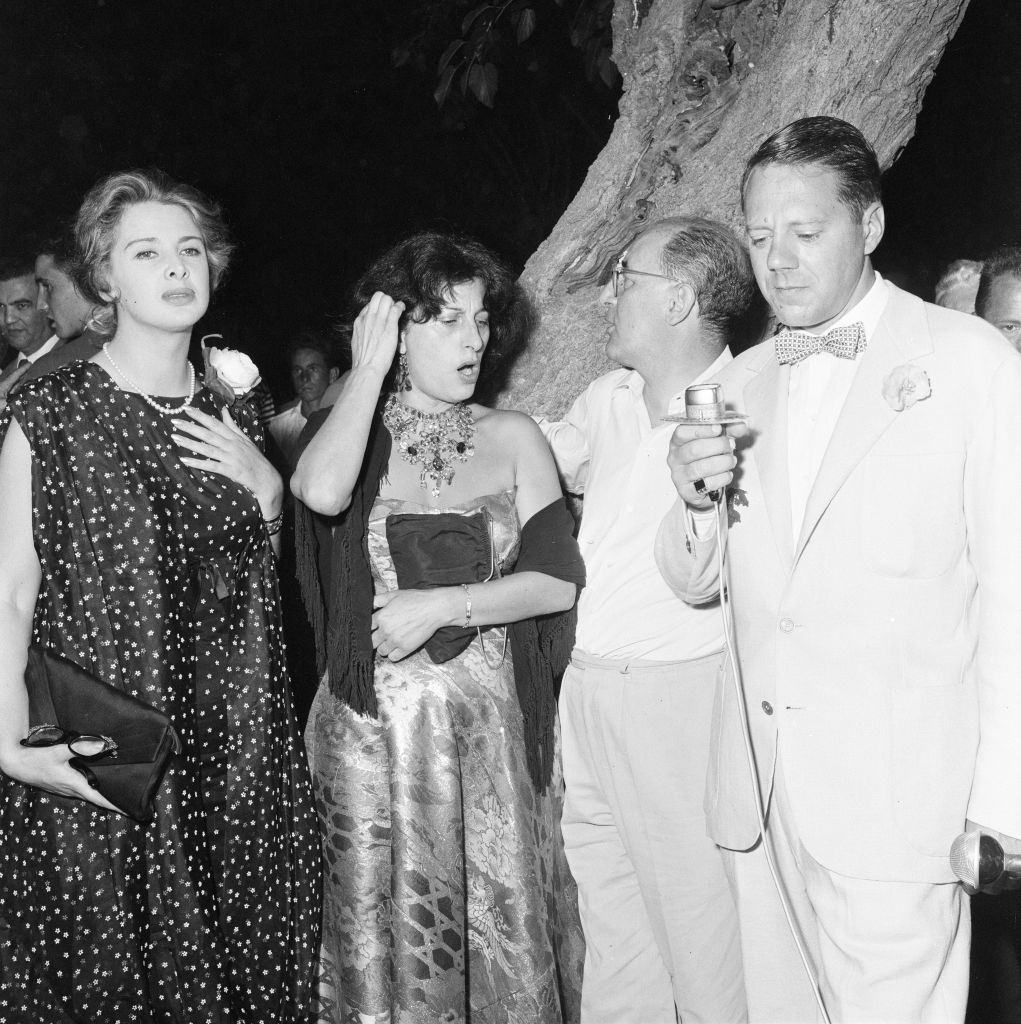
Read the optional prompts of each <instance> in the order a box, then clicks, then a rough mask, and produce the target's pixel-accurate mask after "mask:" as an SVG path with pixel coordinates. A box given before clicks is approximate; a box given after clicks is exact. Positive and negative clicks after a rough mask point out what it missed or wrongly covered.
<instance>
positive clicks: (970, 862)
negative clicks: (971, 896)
mask: <svg viewBox="0 0 1021 1024" xmlns="http://www.w3.org/2000/svg"><path fill="white" fill-rule="evenodd" d="M981 841H982V833H981V832H962V833H961V835H959V836H958V837H957V838H956V839H955V840H954V842H953V845H951V847H950V870H951V871H953V873H954V874H955V875H957V877H958V878H959V879H960V880H961V881H962V882H964V884H965V885H970V886H971V888H972V889H977V888H979V886H980V884H981V880H980V878H979V875H980V873H981V864H980V849H979V847H980V845H981ZM993 842H996V840H993ZM997 845H999V844H997ZM987 881H988V880H987Z"/></svg>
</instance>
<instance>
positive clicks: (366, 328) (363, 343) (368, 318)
mask: <svg viewBox="0 0 1021 1024" xmlns="http://www.w3.org/2000/svg"><path fill="white" fill-rule="evenodd" d="M403 312H404V303H403V302H394V300H393V299H391V298H390V296H389V295H384V294H383V292H376V293H375V294H374V295H373V296H372V298H371V299H369V301H368V302H367V303H366V304H365V307H364V308H363V309H362V311H361V312H360V313H359V314H358V317H357V318H356V319H355V322H354V328H353V330H352V332H351V365H352V368H355V369H357V368H359V367H364V368H366V369H371V370H374V371H375V372H376V373H378V374H379V375H380V376H385V375H386V374H387V372H388V371H389V369H390V367H391V366H392V365H393V361H394V353H395V352H396V351H397V341H398V330H397V327H398V324H399V323H400V319H401V314H402V313H403Z"/></svg>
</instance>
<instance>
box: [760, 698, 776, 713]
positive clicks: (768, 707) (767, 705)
mask: <svg viewBox="0 0 1021 1024" xmlns="http://www.w3.org/2000/svg"><path fill="white" fill-rule="evenodd" d="M762 710H763V711H765V712H766V714H767V715H771V714H772V713H773V705H772V704H770V703H769V701H768V700H764V701H763V702H762Z"/></svg>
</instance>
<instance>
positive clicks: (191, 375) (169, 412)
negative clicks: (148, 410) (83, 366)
mask: <svg viewBox="0 0 1021 1024" xmlns="http://www.w3.org/2000/svg"><path fill="white" fill-rule="evenodd" d="M103 355H105V356H106V358H107V359H109V360H110V365H111V366H112V367H113V369H114V373H116V374H117V376H118V377H120V379H121V380H122V381H124V383H125V384H127V386H128V387H129V388H130V389H131V390H132V391H134V392H136V393H137V394H138V397H139V398H141V399H142V400H143V401H145V402H148V404H149V405H151V406H152V407H153V408H154V409H155V410H156V411H157V412H161V413H163V415H164V416H175V415H176V414H177V413H179V412H184V410H185V409H187V408H188V406H189V405H191V401H192V399H193V398H194V397H195V387H196V377H195V367H194V366H192V365H191V363H190V362H189V363H188V379H189V380H190V382H191V383H190V385H189V387H188V397H187V398H186V399H185V400H184V401H183V402H182V403H181V404H180V405H160V403H159V402H157V401H156V400H155V399H154V398H153V397H152V396H151V395H147V394H146V393H145V392H144V391H143V390H142V389H141V388H140V387H139V386H138V385H137V384H136V383H135V382H134V381H133V380H132V379H131V378H130V377H129V376H128V375H127V374H126V373H125V372H124V371H123V370H122V369H121V368H120V367H119V366H118V365H117V362H116V360H115V359H114V357H113V356H112V355H110V343H109V342H106V344H104V345H103Z"/></svg>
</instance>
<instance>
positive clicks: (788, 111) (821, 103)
mask: <svg viewBox="0 0 1021 1024" xmlns="http://www.w3.org/2000/svg"><path fill="white" fill-rule="evenodd" d="M967 5H968V0H616V5H615V9H614V15H613V33H614V43H613V56H614V60H615V61H616V63H617V67H618V68H619V69H620V72H621V75H622V76H623V80H624V94H623V96H622V98H621V102H620V116H619V118H618V120H617V123H616V125H615V127H614V130H613V134H612V135H611V137H610V140H609V142H608V143H607V145H606V147H605V149H604V150H603V152H602V153H601V154H600V155H599V157H598V158H597V159H596V161H595V162H594V163H593V165H592V167H591V169H590V170H589V173H588V176H587V178H586V179H585V182H584V184H583V185H582V187H581V189H580V191H579V192H578V195H577V196H576V197H575V199H574V201H573V202H572V203H571V205H570V206H569V207H568V208H567V211H566V212H565V213H564V215H563V216H562V217H561V218H560V221H559V222H558V223H557V226H556V227H555V228H554V229H553V232H552V234H551V235H550V236H549V238H548V239H547V240H546V241H545V242H544V243H543V244H542V245H541V246H540V247H539V249H538V250H537V251H536V252H535V254H534V255H533V256H532V257H531V259H530V260H529V261H528V263H527V265H526V267H525V271H524V274H523V275H522V279H521V280H522V284H523V285H524V286H525V287H526V289H527V290H528V291H529V292H530V294H531V295H532V297H533V299H534V301H535V304H536V307H537V310H538V312H539V314H540V318H541V319H540V326H539V330H538V332H537V333H536V335H535V337H534V338H533V339H532V343H531V345H530V346H529V350H528V352H527V353H526V354H525V355H524V356H523V357H522V358H521V359H520V360H519V362H518V364H517V365H516V366H515V368H514V371H513V373H512V375H511V377H510V380H509V383H508V386H507V388H506V389H505V391H504V393H503V394H502V396H501V401H500V404H501V405H504V406H507V407H511V408H518V409H526V410H528V411H530V412H542V413H545V414H547V415H558V414H560V413H561V412H563V410H564V409H565V408H566V407H567V405H568V404H569V403H570V402H571V401H572V400H573V399H574V397H575V396H576V395H577V394H578V393H579V392H580V391H581V390H582V389H583V388H584V387H585V386H586V385H587V384H588V382H589V381H591V380H592V379H593V378H594V377H596V376H598V375H599V374H600V373H603V372H605V371H606V370H607V369H609V368H610V367H611V365H612V364H610V363H609V362H608V361H607V360H606V358H605V356H604V355H603V345H602V342H603V339H604V337H605V333H606V321H605V315H604V310H603V309H602V307H601V306H600V305H599V303H598V301H597V296H598V289H599V284H600V282H602V281H604V280H605V279H606V276H607V273H608V270H609V266H610V263H611V262H612V261H613V260H614V259H615V258H616V257H617V255H619V253H620V252H621V250H623V249H624V248H626V246H627V245H628V244H629V242H630V241H631V239H632V238H633V237H634V236H635V234H637V233H638V232H639V231H640V230H641V229H642V227H643V225H645V224H648V223H651V222H652V221H655V220H658V219H659V218H660V217H665V216H671V215H676V214H680V213H689V214H702V215H707V216H710V217H715V218H718V219H720V220H723V221H726V222H728V223H730V224H732V225H734V226H735V227H736V226H738V225H739V223H740V219H739V218H740V200H739V196H738V183H739V181H740V178H741V171H742V169H743V166H744V162H745V160H746V159H747V157H748V156H749V155H750V154H751V153H752V152H753V150H754V149H755V148H756V147H757V146H758V144H759V143H760V142H761V141H762V140H763V139H764V138H766V136H767V135H769V134H771V133H772V132H774V131H776V130H777V129H778V128H781V127H783V126H784V125H785V124H788V123H789V122H791V121H793V120H796V119H797V118H799V117H804V116H806V115H809V114H832V115H834V116H836V117H842V118H844V119H845V120H847V121H850V122H851V123H852V124H855V125H857V126H858V127H859V128H860V129H861V130H862V131H863V132H864V134H865V136H866V137H867V138H868V139H869V140H870V142H871V143H872V144H873V146H874V147H875V149H876V152H877V154H878V156H879V160H880V164H881V166H882V167H883V168H884V169H885V168H888V167H889V166H890V165H891V164H892V163H893V162H894V160H895V159H896V158H897V156H898V154H899V153H900V152H901V150H902V149H903V148H904V146H905V145H906V144H907V142H908V140H909V139H910V138H911V136H912V134H913V133H914V127H915V118H916V117H917V114H918V111H919V109H920V108H921V105H922V97H923V95H924V93H925V89H926V87H927V86H928V84H929V82H930V81H931V79H932V76H933V73H934V72H935V69H936V65H937V63H938V62H939V59H940V57H941V55H942V53H943V50H944V48H945V47H946V45H947V43H948V41H949V40H950V38H951V37H952V36H953V34H954V32H955V31H956V30H957V27H958V25H959V24H960V22H961V19H962V18H963V17H964V13H965V10H966V8H967Z"/></svg>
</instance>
